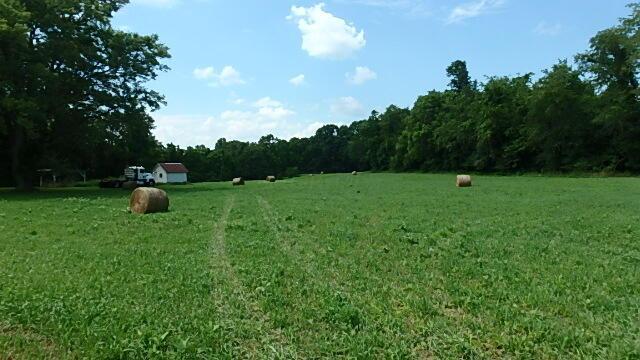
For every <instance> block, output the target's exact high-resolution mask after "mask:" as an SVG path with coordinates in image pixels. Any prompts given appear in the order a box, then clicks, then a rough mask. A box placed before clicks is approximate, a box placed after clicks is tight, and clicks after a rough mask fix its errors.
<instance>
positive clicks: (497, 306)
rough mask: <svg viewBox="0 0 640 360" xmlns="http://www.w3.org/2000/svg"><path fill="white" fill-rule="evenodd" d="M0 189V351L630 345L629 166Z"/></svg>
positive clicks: (620, 351)
mask: <svg viewBox="0 0 640 360" xmlns="http://www.w3.org/2000/svg"><path fill="white" fill-rule="evenodd" d="M474 182H475V183H474V187H472V188H468V189H457V188H456V187H455V186H454V183H455V177H454V176H452V175H423V174H402V175H396V174H369V173H365V174H361V175H359V176H351V175H322V176H320V175H316V176H313V177H310V176H303V177H300V178H296V179H291V180H284V181H279V182H277V183H274V184H271V183H266V182H248V183H247V185H246V186H244V187H235V188H234V187H231V185H230V184H229V183H215V184H198V185H188V186H176V187H166V188H165V189H166V190H167V192H168V193H169V196H170V199H171V209H170V212H168V213H163V214H153V215H146V216H136V215H132V214H129V213H128V212H127V211H126V208H127V204H128V193H126V192H125V191H123V190H98V189H93V188H77V189H56V190H49V191H42V192H38V193H35V194H28V195H25V194H18V193H13V192H9V191H4V192H0V234H1V235H0V237H1V238H2V240H1V241H0V358H7V359H8V358H15V359H20V358H25V359H30V358H156V357H160V358H319V357H321V358H338V357H345V358H452V359H453V358H463V357H464V358H523V359H529V358H567V357H575V358H638V357H640V180H638V179H635V178H545V177H491V176H478V177H475V178H474Z"/></svg>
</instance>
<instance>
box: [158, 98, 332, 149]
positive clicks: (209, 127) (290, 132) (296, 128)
mask: <svg viewBox="0 0 640 360" xmlns="http://www.w3.org/2000/svg"><path fill="white" fill-rule="evenodd" d="M294 115H295V113H294V112H293V111H292V110H289V109H286V108H284V107H275V108H269V107H266V108H259V109H256V110H255V111H251V110H247V111H241V110H227V111H223V112H221V113H220V114H218V115H216V116H209V115H154V119H155V125H156V128H155V129H154V130H153V133H154V135H155V136H156V138H157V139H158V140H159V141H161V142H163V143H165V144H167V143H173V144H176V145H180V146H183V147H186V146H195V145H207V146H209V147H212V146H213V145H214V144H215V142H216V141H217V140H218V139H220V138H223V137H224V138H226V139H228V140H242V141H257V140H258V139H260V137H262V136H264V135H266V134H273V135H274V136H276V137H278V138H282V139H290V138H292V137H306V136H310V135H313V134H314V133H315V131H316V130H317V129H319V128H320V127H322V126H323V125H325V124H324V123H320V122H313V123H305V122H300V121H294V119H293V118H292V117H293V116H294Z"/></svg>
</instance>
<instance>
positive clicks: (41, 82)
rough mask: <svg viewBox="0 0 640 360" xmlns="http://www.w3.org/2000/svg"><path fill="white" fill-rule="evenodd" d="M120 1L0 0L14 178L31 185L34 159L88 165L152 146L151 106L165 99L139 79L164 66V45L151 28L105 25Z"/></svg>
mask: <svg viewBox="0 0 640 360" xmlns="http://www.w3.org/2000/svg"><path fill="white" fill-rule="evenodd" d="M126 3H127V1H124V0H110V1H108V0H107V1H105V0H90V1H74V0H36V1H28V0H5V1H3V2H2V3H1V4H0V96H1V97H0V130H1V131H2V132H1V133H0V134H2V135H3V138H2V140H0V141H2V144H3V146H4V151H5V152H7V153H8V155H9V156H8V157H9V158H10V160H11V161H10V163H11V173H12V175H13V179H14V181H15V184H16V185H17V186H18V187H22V188H29V187H30V186H31V181H32V178H33V173H34V171H35V169H37V168H38V167H40V166H44V167H51V166H52V164H54V165H55V166H57V167H65V166H67V167H82V168H88V167H90V166H91V165H92V164H93V165H95V164H96V161H97V159H96V158H97V157H103V156H104V157H109V158H111V157H115V158H118V157H123V158H133V157H138V156H140V154H144V153H145V152H146V151H147V149H151V148H153V147H155V144H154V142H155V141H154V140H153V138H152V136H151V133H150V130H151V128H152V126H153V120H152V118H151V117H150V116H149V112H150V111H153V110H155V109H158V108H159V106H160V105H161V104H162V102H163V98H162V96H161V95H160V94H158V93H157V92H155V91H152V90H149V89H148V88H146V87H145V83H146V82H148V81H149V80H152V79H155V77H156V75H157V73H158V72H160V71H164V70H166V69H167V67H166V66H165V65H163V64H162V63H161V62H160V61H161V59H163V58H167V57H169V53H168V49H167V48H166V47H165V46H164V45H162V44H160V43H159V42H158V38H157V36H140V35H137V34H133V33H127V32H124V31H120V30H116V29H114V28H113V27H112V26H111V23H110V22H111V18H112V16H113V14H114V12H116V11H117V10H119V9H120V8H121V7H122V6H123V5H125V4H126ZM149 145H153V146H149ZM107 168H108V166H107Z"/></svg>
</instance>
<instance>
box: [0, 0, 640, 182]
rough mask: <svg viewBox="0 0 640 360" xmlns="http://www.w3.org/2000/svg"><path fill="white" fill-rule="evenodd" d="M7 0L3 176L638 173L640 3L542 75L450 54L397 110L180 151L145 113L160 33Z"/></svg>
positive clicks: (154, 104) (0, 11)
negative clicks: (166, 168) (444, 78)
mask: <svg viewBox="0 0 640 360" xmlns="http://www.w3.org/2000/svg"><path fill="white" fill-rule="evenodd" d="M7 1H8V4H9V6H6V5H5V6H4V7H3V5H0V95H2V100H0V101H1V102H0V155H5V156H2V158H3V159H6V158H8V159H10V161H9V163H8V164H7V163H5V164H2V165H0V167H2V166H4V168H0V170H1V174H2V176H0V182H2V183H4V184H17V185H20V184H21V182H22V183H25V182H26V183H28V180H27V181H25V178H29V176H30V175H29V174H33V172H34V170H35V169H36V168H38V167H40V166H42V167H52V166H54V165H55V166H59V167H65V166H66V167H68V168H80V167H81V168H84V169H88V170H89V175H90V176H92V177H104V176H108V175H117V174H119V173H121V171H122V168H123V167H124V166H126V165H127V164H143V165H145V166H152V165H153V164H154V163H155V162H159V161H169V162H182V163H184V164H185V165H186V166H187V167H188V168H189V170H190V180H191V181H216V180H228V179H231V178H233V177H236V176H243V177H245V178H248V179H262V178H264V177H266V176H267V175H277V176H280V177H283V176H295V175H296V174H298V173H300V172H303V173H309V172H321V171H324V172H347V171H352V170H359V171H367V170H374V171H386V170H391V171H474V172H503V173H514V172H538V171H548V172H574V171H581V172H582V171H584V172H602V171H604V172H611V173H613V172H632V173H637V172H640V90H639V75H640V74H639V73H640V31H639V30H640V4H638V3H633V4H630V5H629V8H630V10H631V14H630V15H629V16H628V17H626V18H623V19H621V20H620V23H619V24H617V25H616V26H614V27H611V28H609V29H606V30H603V31H601V32H599V33H598V34H596V35H595V36H594V37H593V38H592V39H591V41H590V46H589V48H588V49H587V50H586V51H585V52H583V53H581V54H578V55H576V57H575V61H574V62H573V63H569V62H568V61H560V62H558V63H557V64H556V65H554V66H553V67H552V68H551V69H548V70H546V71H544V72H543V74H541V76H540V77H539V78H536V77H534V74H533V73H529V74H524V75H518V76H509V77H490V78H487V79H486V80H485V81H484V82H479V81H477V80H474V79H471V77H470V76H469V71H468V69H467V64H466V62H464V61H460V60H458V61H455V62H453V63H452V64H451V66H449V67H448V68H447V69H446V72H447V75H448V77H449V79H450V83H449V86H448V88H447V89H446V90H443V91H436V90H433V91H430V92H428V93H427V94H425V95H423V96H420V97H418V99H417V100H416V102H415V104H414V105H413V107H411V108H400V107H397V106H395V105H391V106H389V107H388V108H387V109H386V110H385V111H384V112H381V113H379V112H376V111H374V112H372V113H371V115H370V116H369V117H368V118H367V119H363V120H360V121H355V122H353V123H352V124H350V125H348V126H347V125H342V126H338V125H326V126H323V127H322V128H320V129H318V130H317V131H316V133H315V135H313V136H311V137H308V138H292V139H290V140H283V139H278V138H276V137H274V136H273V135H266V136H263V137H262V138H261V139H260V140H259V141H257V142H241V141H228V140H226V139H220V140H218V141H217V142H216V144H215V145H214V146H213V147H212V148H209V147H207V146H205V145H200V146H195V147H187V148H186V149H183V148H180V147H178V146H175V145H173V144H167V145H163V144H160V143H159V142H157V141H156V140H155V139H154V138H153V136H152V135H151V129H152V126H153V120H152V118H151V117H150V116H149V115H148V113H149V111H150V110H154V109H157V108H158V107H159V106H160V105H161V104H162V101H163V99H162V96H161V95H160V94H157V93H155V92H153V91H150V90H148V89H146V88H145V87H144V83H145V82H146V81H147V80H149V79H153V78H155V76H156V74H157V73H158V72H159V71H165V70H166V67H165V66H163V65H162V64H161V63H160V60H161V59H163V58H166V57H168V56H169V54H168V51H167V49H166V47H164V46H163V45H162V44H160V43H159V42H158V39H157V37H154V36H151V37H143V36H139V35H135V34H129V33H125V32H122V31H117V30H113V29H112V28H111V27H110V25H109V19H110V16H111V14H112V13H113V12H114V11H116V10H117V9H119V7H121V6H122V5H123V4H124V3H126V1H125V0H120V1H115V0H114V1H95V2H93V1H88V2H84V4H85V5H84V6H80V5H77V2H75V1H68V2H66V3H68V4H67V5H68V7H67V8H63V9H64V11H70V10H69V9H71V10H73V11H75V13H74V14H75V15H69V17H61V18H57V17H54V19H50V17H48V16H44V15H45V13H46V12H47V11H56V10H57V8H55V6H54V5H53V4H58V3H65V1H62V2H61V1H56V2H54V1H51V2H49V1H46V0H41V1H40V3H45V4H49V5H50V6H51V7H54V8H41V7H35V6H33V4H34V2H31V1H28V2H27V1H17V0H7ZM11 4H14V5H13V6H14V7H15V8H18V9H22V11H23V12H24V13H28V14H29V15H22V16H24V19H25V20H24V21H22V22H20V21H19V20H15V19H18V18H19V17H18V18H16V17H15V16H14V17H13V19H14V20H13V22H12V21H8V20H7V18H6V16H7V9H10V8H11V6H12V5H11ZM29 4H30V5H29ZM72 4H76V5H75V7H74V6H72ZM87 4H93V7H91V6H90V5H87ZM20 5H22V7H20ZM29 6H32V7H33V9H32V8H29ZM25 9H26V10H25ZM34 11H35V12H34ZM38 11H41V12H43V13H39V12H38ZM88 12H90V14H89V15H87V13H88ZM34 14H35V15H34ZM91 16H93V19H94V20H93V21H89V20H86V19H85V17H88V18H91ZM41 17H42V19H46V21H51V22H54V23H55V22H58V21H60V22H62V24H55V26H60V27H64V26H68V27H72V28H73V27H74V26H77V25H76V24H75V22H79V24H83V26H82V27H78V28H77V29H76V32H75V33H74V32H73V31H72V32H71V34H69V33H65V34H62V33H58V32H56V31H57V30H56V31H54V30H51V29H55V26H54V27H53V28H51V27H50V26H53V25H51V24H48V23H47V26H45V27H43V26H44V25H43V24H40V23H37V21H41V20H42V19H41ZM96 18H97V19H98V21H96V20H95V19H96ZM34 19H35V20H34ZM69 19H71V20H69ZM83 19H84V20H83ZM36 20H37V21H36ZM42 21H44V20H42ZM83 21H84V22H83ZM68 22H71V23H72V24H68ZM22 23H24V24H25V25H24V26H23V25H20V24H22ZM34 24H35V25H34ZM36 25H37V26H36ZM34 29H35V30H34ZM47 32H49V33H47ZM25 36H26V38H25ZM78 37H79V38H80V39H82V40H83V41H80V43H78V42H79V41H78V40H77V39H78ZM14 38H17V39H19V40H20V41H19V45H20V46H14V45H15V44H13V42H15V41H16V40H15V39H14ZM62 45H66V46H64V47H63V48H62V49H63V50H64V51H63V52H61V54H60V55H58V53H59V52H60V51H58V49H59V46H62ZM14 47H15V48H14ZM54 50H55V51H54ZM12 51H13V53H12ZM86 51H88V53H89V55H90V56H87V55H86V54H85V52H86ZM16 54H18V55H19V56H25V62H21V63H20V64H18V65H15V64H13V62H20V61H19V60H20V58H19V57H18V58H16V57H15V55H16ZM16 59H18V60H16ZM31 61H33V63H32V62H31ZM14 65H15V66H14ZM16 66H17V68H19V69H20V71H21V72H20V73H19V74H18V73H16ZM22 74H30V75H28V76H24V77H22ZM5 75H6V76H8V77H5ZM7 79H8V80H7ZM52 97H53V98H52ZM16 149H17V150H16ZM51 164H54V165H51ZM7 167H10V169H9V168H7ZM8 174H13V176H10V175H8ZM31 176H32V175H31ZM21 177H22V178H21Z"/></svg>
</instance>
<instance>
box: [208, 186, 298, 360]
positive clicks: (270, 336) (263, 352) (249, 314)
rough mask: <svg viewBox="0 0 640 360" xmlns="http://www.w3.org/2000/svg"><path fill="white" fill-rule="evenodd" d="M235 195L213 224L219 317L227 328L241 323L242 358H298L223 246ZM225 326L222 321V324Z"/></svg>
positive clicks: (239, 345)
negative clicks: (274, 325)
mask: <svg viewBox="0 0 640 360" xmlns="http://www.w3.org/2000/svg"><path fill="white" fill-rule="evenodd" d="M234 205H235V196H234V195H232V196H231V197H229V198H227V200H226V202H225V205H224V208H223V211H222V215H221V216H220V219H219V220H218V222H217V223H216V226H215V227H214V233H213V239H212V242H211V255H212V256H211V269H212V279H213V285H214V286H213V289H214V290H213V300H214V302H215V304H216V308H217V309H218V311H219V313H220V315H221V319H223V322H225V323H226V325H228V326H229V327H230V328H233V327H234V326H235V324H234V323H237V322H238V321H239V322H241V323H242V328H243V329H244V330H245V331H242V334H241V335H242V336H241V337H240V338H239V339H237V340H238V346H237V348H238V349H237V350H238V354H236V355H238V356H239V357H241V358H252V359H255V358H270V359H272V358H287V359H295V358H298V356H297V355H296V351H295V348H294V347H293V346H292V345H291V344H289V342H288V341H287V339H286V337H285V336H284V334H283V333H282V332H281V331H280V330H279V329H276V328H274V327H273V325H272V323H271V320H270V319H269V316H268V314H266V313H265V312H264V311H263V309H262V308H261V306H260V304H259V302H258V300H257V299H256V298H255V294H253V293H251V292H250V290H249V289H247V288H246V287H245V286H244V285H243V284H242V281H241V279H240V278H239V277H238V274H237V273H236V271H235V269H234V267H233V264H232V263H231V261H230V259H229V255H228V253H227V245H226V239H225V238H226V236H225V233H226V228H227V224H228V222H229V218H230V215H231V211H232V210H233V207H234ZM223 325H225V324H223Z"/></svg>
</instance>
